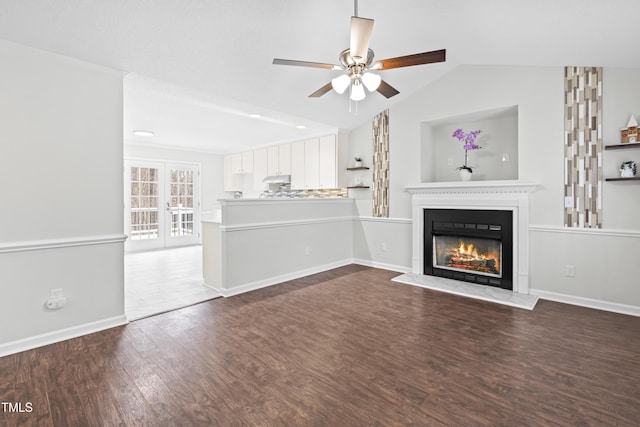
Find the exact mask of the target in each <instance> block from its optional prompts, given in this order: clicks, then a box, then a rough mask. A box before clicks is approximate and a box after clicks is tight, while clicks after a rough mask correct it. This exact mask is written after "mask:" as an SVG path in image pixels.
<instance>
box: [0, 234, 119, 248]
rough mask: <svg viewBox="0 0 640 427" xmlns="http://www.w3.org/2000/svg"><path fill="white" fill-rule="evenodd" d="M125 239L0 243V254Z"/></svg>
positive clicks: (113, 237) (74, 239)
mask: <svg viewBox="0 0 640 427" xmlns="http://www.w3.org/2000/svg"><path fill="white" fill-rule="evenodd" d="M126 239H127V235H126V234H112V235H103V236H85V237H75V238H74V237H70V238H69V237H68V238H64V239H49V240H31V241H26V242H10V243H1V244H0V253H6V252H23V251H36V250H41V249H58V248H69V247H73V246H90V245H105V244H110V243H123V242H124V241H125V240H126Z"/></svg>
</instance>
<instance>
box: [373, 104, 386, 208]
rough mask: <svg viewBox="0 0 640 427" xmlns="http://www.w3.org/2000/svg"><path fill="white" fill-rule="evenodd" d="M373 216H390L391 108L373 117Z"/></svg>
mask: <svg viewBox="0 0 640 427" xmlns="http://www.w3.org/2000/svg"><path fill="white" fill-rule="evenodd" d="M373 216H374V217H379V218H388V217H389V110H385V111H383V112H382V113H380V114H378V115H377V116H375V117H374V118H373Z"/></svg>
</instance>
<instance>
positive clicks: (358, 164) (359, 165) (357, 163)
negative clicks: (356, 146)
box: [354, 162, 362, 168]
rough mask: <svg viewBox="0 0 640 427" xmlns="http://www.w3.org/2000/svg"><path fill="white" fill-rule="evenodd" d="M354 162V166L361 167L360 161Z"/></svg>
mask: <svg viewBox="0 0 640 427" xmlns="http://www.w3.org/2000/svg"><path fill="white" fill-rule="evenodd" d="M354 164H355V167H356V168H359V167H362V162H355V163H354Z"/></svg>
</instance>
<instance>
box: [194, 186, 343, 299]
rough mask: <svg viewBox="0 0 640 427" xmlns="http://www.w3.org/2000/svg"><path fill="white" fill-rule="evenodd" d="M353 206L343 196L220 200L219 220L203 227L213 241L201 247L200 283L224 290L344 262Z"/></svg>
mask: <svg viewBox="0 0 640 427" xmlns="http://www.w3.org/2000/svg"><path fill="white" fill-rule="evenodd" d="M353 210H354V207H353V201H352V200H350V199H346V198H327V199H320V198H318V199H314V198H308V199H238V200H225V201H222V223H221V224H220V225H219V226H213V225H211V224H207V225H206V226H205V227H204V228H203V232H204V235H203V242H204V243H205V244H210V245H216V246H217V245H218V244H219V250H218V249H217V248H215V247H209V248H207V247H205V254H207V258H205V259H204V271H205V283H206V284H207V285H208V286H211V287H214V288H216V289H217V290H219V291H220V292H221V293H222V294H223V295H224V296H229V295H235V294H237V293H241V292H247V291H250V290H253V289H257V288H261V287H264V286H268V285H272V284H275V283H280V282H283V281H286V280H290V279H292V278H295V277H301V276H304V275H308V274H311V273H314V272H319V271H324V270H326V269H329V268H333V267H337V266H340V265H345V264H349V263H350V262H351V261H352V258H353V239H352V235H353ZM218 232H219V233H220V238H218V237H217V236H214V233H218ZM218 254H219V256H220V257H221V260H217V259H212V258H211V257H216V256H218ZM216 265H220V267H219V268H220V270H221V271H220V274H218V273H217V272H216V271H215V270H216ZM217 281H219V282H220V283H216V282H217Z"/></svg>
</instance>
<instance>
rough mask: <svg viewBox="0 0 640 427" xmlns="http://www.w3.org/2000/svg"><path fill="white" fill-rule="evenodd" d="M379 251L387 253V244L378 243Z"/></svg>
mask: <svg viewBox="0 0 640 427" xmlns="http://www.w3.org/2000/svg"><path fill="white" fill-rule="evenodd" d="M380 250H381V251H382V252H386V251H387V242H382V243H380Z"/></svg>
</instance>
